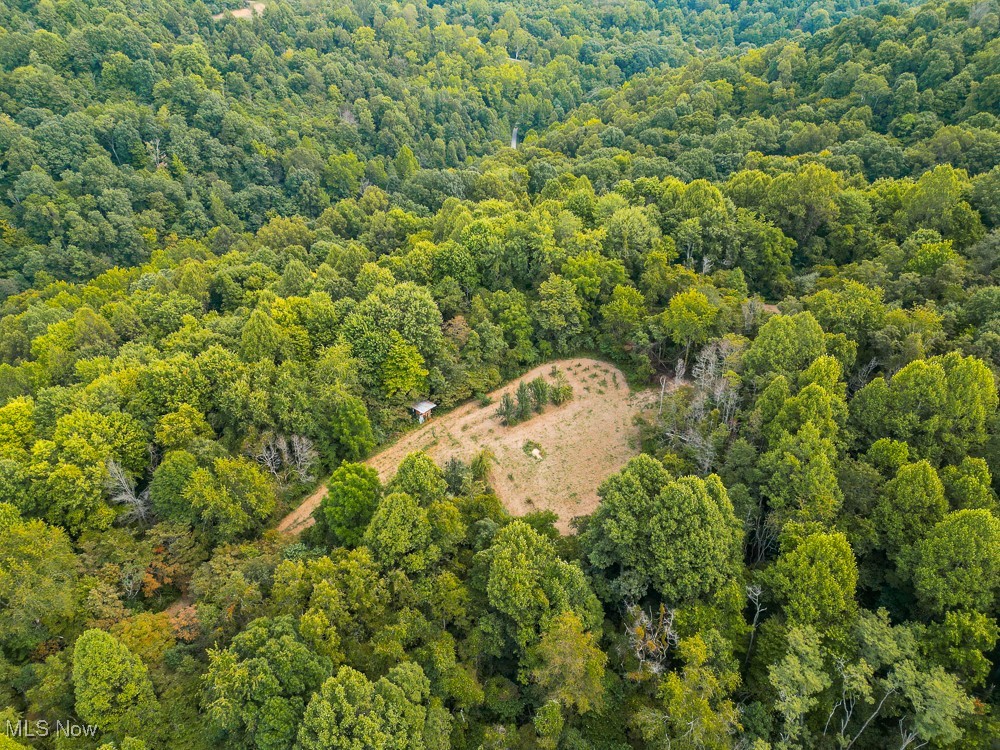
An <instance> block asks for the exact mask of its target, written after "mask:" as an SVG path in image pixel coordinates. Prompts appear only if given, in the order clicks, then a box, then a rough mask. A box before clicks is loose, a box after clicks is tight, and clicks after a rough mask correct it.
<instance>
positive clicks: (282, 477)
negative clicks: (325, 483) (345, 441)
mask: <svg viewBox="0 0 1000 750" xmlns="http://www.w3.org/2000/svg"><path fill="white" fill-rule="evenodd" d="M247 453H248V455H249V456H250V457H251V458H253V460H254V461H256V462H257V463H259V464H260V465H261V466H263V467H264V468H265V469H267V471H268V472H270V474H271V476H273V477H274V479H275V481H276V482H277V483H278V485H279V486H282V487H283V486H285V485H286V484H287V483H288V480H289V479H290V478H291V477H292V476H294V478H295V480H296V481H299V482H301V483H302V484H309V483H311V482H314V481H315V480H316V477H315V475H314V474H313V468H314V467H315V465H316V461H317V460H318V459H319V453H318V451H317V450H316V448H315V446H314V445H313V442H312V440H310V439H309V438H307V437H305V436H304V435H292V436H291V437H286V436H285V435H281V434H277V433H268V434H267V435H265V436H264V437H263V438H261V439H260V440H258V441H257V442H256V443H255V444H254V445H253V446H252V447H251V448H250V449H249V450H248V451H247Z"/></svg>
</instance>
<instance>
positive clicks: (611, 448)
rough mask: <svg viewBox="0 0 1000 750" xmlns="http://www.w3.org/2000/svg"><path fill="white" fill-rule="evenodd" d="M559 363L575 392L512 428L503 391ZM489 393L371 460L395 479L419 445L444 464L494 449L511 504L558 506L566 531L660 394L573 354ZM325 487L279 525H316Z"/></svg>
mask: <svg viewBox="0 0 1000 750" xmlns="http://www.w3.org/2000/svg"><path fill="white" fill-rule="evenodd" d="M554 366H555V367H558V368H559V370H561V371H562V372H563V373H564V374H565V375H566V377H567V379H568V380H569V382H570V384H571V385H572V386H573V399H572V400H571V401H569V402H568V403H565V404H563V405H561V406H552V405H549V406H547V407H546V408H545V411H543V412H542V413H541V414H535V415H534V416H532V417H531V418H530V419H528V420H526V421H525V422H522V423H521V424H518V425H515V426H513V427H506V426H504V425H502V424H501V423H500V420H499V418H497V417H496V416H494V413H495V412H496V403H497V402H498V401H499V399H500V397H501V396H502V395H503V394H504V393H513V392H514V391H516V390H517V387H518V385H519V384H520V383H521V381H527V380H532V379H534V378H536V377H538V376H539V375H542V376H544V377H545V378H546V379H547V380H550V381H551V380H552V376H551V371H552V368H553V367H554ZM490 397H491V399H492V401H493V403H492V404H490V405H489V406H485V407H483V406H480V405H479V403H478V402H475V401H472V402H468V403H465V404H463V405H462V406H459V407H458V408H456V409H454V410H453V411H450V412H448V413H446V414H442V415H440V416H439V417H436V418H434V419H432V420H431V421H429V422H427V423H426V424H424V425H423V426H422V427H420V428H418V429H416V430H413V431H412V432H408V433H406V434H404V435H403V436H402V437H401V438H400V439H399V440H398V441H397V442H395V443H394V444H392V445H390V446H388V447H387V448H385V449H384V450H382V451H381V452H380V453H378V454H376V455H374V456H372V457H371V458H369V459H368V461H366V463H367V464H368V465H369V466H371V467H373V468H374V469H375V470H376V471H378V473H379V476H380V477H381V478H382V480H383V481H388V480H389V479H391V478H392V476H393V474H395V472H396V467H397V466H399V464H400V462H401V461H402V460H403V459H404V458H405V457H406V456H407V455H408V454H410V453H413V452H415V451H421V450H422V451H425V452H426V453H427V454H428V455H430V456H431V457H432V458H433V459H434V460H435V461H436V462H437V463H438V464H439V465H441V464H444V463H445V462H446V461H447V460H448V459H449V458H451V457H452V456H457V457H458V458H460V459H462V460H465V461H468V460H470V459H471V458H472V457H473V456H474V455H475V454H476V453H478V452H479V451H480V450H482V449H483V448H488V449H490V450H491V451H493V454H494V455H495V456H496V462H495V463H494V465H493V469H492V471H491V474H490V484H491V485H492V486H493V489H494V490H495V491H496V493H497V495H498V496H499V497H500V499H501V500H502V501H503V503H504V505H505V506H506V507H507V509H508V510H509V511H510V512H511V513H513V514H514V515H523V514H524V513H529V512H531V511H537V510H551V511H554V512H555V513H557V514H558V515H559V521H558V523H557V524H556V526H557V527H558V529H559V530H560V531H561V532H562V533H564V534H565V533H568V532H569V531H570V526H569V523H570V521H571V520H572V519H573V518H574V517H575V516H582V515H588V514H590V513H592V512H593V511H594V509H595V508H596V507H597V503H598V497H597V487H598V485H600V483H601V482H602V481H603V480H604V479H605V478H606V477H608V476H609V475H610V474H613V473H614V472H616V471H618V470H619V469H620V468H621V467H622V466H624V465H625V463H626V462H627V461H628V460H629V459H630V458H631V457H632V456H634V455H636V454H637V453H638V452H639V429H638V427H637V426H636V425H635V421H634V420H635V417H636V415H638V414H639V413H640V412H642V411H643V410H644V409H646V408H649V407H651V406H654V405H655V402H656V397H657V396H656V392H655V391H639V392H634V393H633V392H631V391H630V390H629V387H628V384H627V383H626V382H625V376H624V375H622V373H621V372H620V371H619V370H617V369H616V368H615V367H613V366H612V365H609V364H607V363H606V362H600V361H598V360H594V359H567V360H560V361H557V362H549V363H547V364H544V365H541V366H539V367H536V368H535V369H534V370H532V371H530V372H528V373H527V374H525V375H523V376H522V377H520V378H518V379H516V380H513V381H511V382H510V383H508V384H507V385H505V386H503V387H502V388H500V389H498V390H496V391H494V392H493V393H491V394H490ZM536 447H537V453H534V450H533V449H535V448H536ZM539 455H540V457H539ZM325 494H326V487H320V488H319V489H317V490H316V492H314V493H313V494H312V495H310V496H309V497H308V498H306V500H304V501H303V503H302V504H301V505H300V506H299V507H298V508H296V509H295V510H294V511H292V512H291V513H290V514H288V516H286V517H285V518H284V519H283V520H282V521H281V523H280V524H278V530H279V531H281V532H284V533H289V534H296V533H298V532H300V531H302V530H303V529H305V528H306V527H308V526H310V525H311V524H312V522H313V521H312V511H313V510H314V509H315V508H316V507H317V506H318V505H319V503H320V500H322V499H323V496H324V495H325Z"/></svg>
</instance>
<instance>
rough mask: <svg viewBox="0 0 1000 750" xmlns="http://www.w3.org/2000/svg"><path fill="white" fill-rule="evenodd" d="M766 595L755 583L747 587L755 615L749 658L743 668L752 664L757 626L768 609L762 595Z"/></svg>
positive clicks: (748, 597)
mask: <svg viewBox="0 0 1000 750" xmlns="http://www.w3.org/2000/svg"><path fill="white" fill-rule="evenodd" d="M763 593H764V589H762V588H761V587H760V585H759V584H756V583H753V584H750V585H749V586H747V599H749V600H750V603H751V604H753V606H754V613H753V623H751V625H750V643H749V644H747V656H746V659H745V660H744V661H743V666H746V665H747V664H749V663H750V655H751V654H752V653H753V640H754V637H755V636H756V635H757V625H758V623H759V622H760V616H761V615H762V614H764V613H765V612H766V611H767V607H765V606H764V604H763V602H762V600H761V595H762V594H763Z"/></svg>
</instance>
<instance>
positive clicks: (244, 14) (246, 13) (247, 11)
mask: <svg viewBox="0 0 1000 750" xmlns="http://www.w3.org/2000/svg"><path fill="white" fill-rule="evenodd" d="M264 7H265V6H264V3H249V4H248V5H247V7H246V8H237V9H236V10H231V11H229V12H230V13H232V14H233V18H252V17H253V16H260V15H263V13H264ZM225 15H226V14H225V13H216V14H215V15H214V16H212V18H214V19H215V20H216V21H218V20H219V19H220V18H222V17H223V16H225Z"/></svg>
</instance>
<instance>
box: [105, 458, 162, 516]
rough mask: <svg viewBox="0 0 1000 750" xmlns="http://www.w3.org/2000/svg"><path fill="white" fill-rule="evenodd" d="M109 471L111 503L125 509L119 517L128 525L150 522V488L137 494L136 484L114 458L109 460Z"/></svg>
mask: <svg viewBox="0 0 1000 750" xmlns="http://www.w3.org/2000/svg"><path fill="white" fill-rule="evenodd" d="M107 470H108V476H107V480H106V481H107V488H108V494H109V495H110V499H111V502H112V503H114V504H115V505H122V506H124V507H125V512H124V513H122V514H121V516H120V517H119V518H120V520H122V521H124V522H126V523H128V522H130V521H139V522H140V523H145V522H146V521H148V520H149V518H150V516H151V515H152V508H151V505H150V501H149V488H148V487H147V488H146V489H144V490H143V491H142V492H136V491H135V490H136V485H135V482H133V481H132V478H131V477H129V475H128V473H127V472H126V471H125V469H123V468H122V466H121V465H120V464H119V463H118V462H117V461H115V460H114V459H113V458H112V459H108V463H107Z"/></svg>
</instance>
